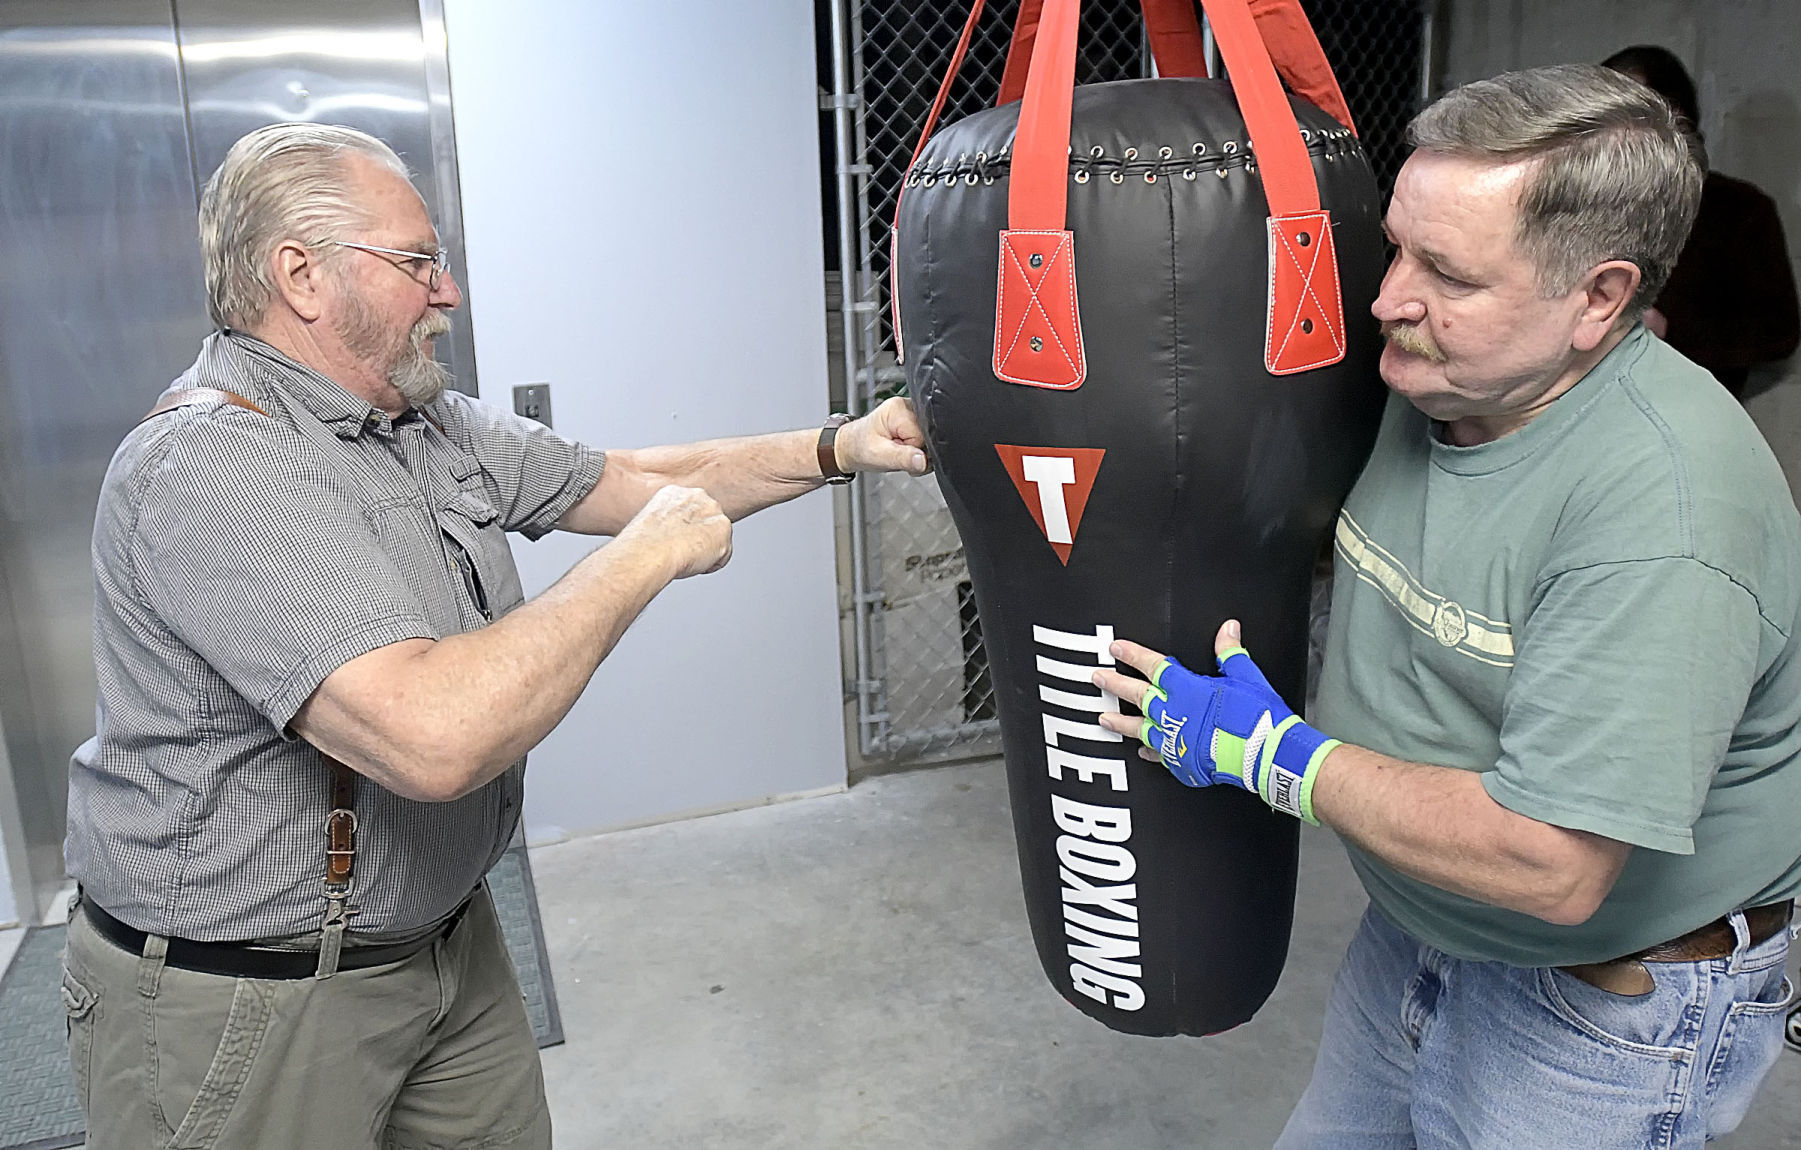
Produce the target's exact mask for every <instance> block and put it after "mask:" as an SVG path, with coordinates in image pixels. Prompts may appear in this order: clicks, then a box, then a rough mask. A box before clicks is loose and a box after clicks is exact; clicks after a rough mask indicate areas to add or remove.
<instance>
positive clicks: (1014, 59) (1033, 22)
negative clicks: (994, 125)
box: [994, 0, 1044, 108]
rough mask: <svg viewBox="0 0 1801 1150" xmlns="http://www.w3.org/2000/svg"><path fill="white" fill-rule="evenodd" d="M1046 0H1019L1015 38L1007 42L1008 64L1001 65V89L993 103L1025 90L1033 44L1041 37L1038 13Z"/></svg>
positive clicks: (1008, 101) (1016, 96)
mask: <svg viewBox="0 0 1801 1150" xmlns="http://www.w3.org/2000/svg"><path fill="white" fill-rule="evenodd" d="M1043 8H1044V0H1019V13H1018V14H1017V15H1016V16H1014V18H1013V39H1012V41H1011V42H1009V43H1008V45H1007V65H1006V67H1004V68H1002V69H1001V90H1000V93H999V94H998V95H997V96H995V98H994V106H995V107H997V108H998V107H1000V106H1001V105H1002V104H1011V103H1012V102H1013V101H1015V100H1017V99H1019V98H1020V97H1021V96H1023V95H1025V94H1026V74H1027V73H1028V72H1030V71H1031V70H1032V46H1033V45H1034V44H1035V43H1037V41H1038V17H1039V14H1040V13H1041V12H1042V10H1043Z"/></svg>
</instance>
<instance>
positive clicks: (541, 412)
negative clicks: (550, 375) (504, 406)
mask: <svg viewBox="0 0 1801 1150" xmlns="http://www.w3.org/2000/svg"><path fill="white" fill-rule="evenodd" d="M513 411H514V413H515V414H518V415H523V416H525V418H527V419H535V420H537V421H538V422H539V423H542V424H543V425H544V426H545V427H550V426H551V422H550V385H549V384H548V383H520V384H515V385H514V386H513Z"/></svg>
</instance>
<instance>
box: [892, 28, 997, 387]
mask: <svg viewBox="0 0 1801 1150" xmlns="http://www.w3.org/2000/svg"><path fill="white" fill-rule="evenodd" d="M982 3H983V0H974V3H972V4H971V5H970V6H969V18H968V19H966V20H964V21H963V34H962V35H961V36H959V37H957V48H956V51H954V52H952V53H951V62H950V67H948V68H946V69H945V70H944V80H943V81H942V82H941V83H940V84H939V85H938V95H937V97H936V98H934V99H933V100H932V110H931V111H930V112H928V113H926V122H925V127H923V128H921V129H920V132H919V142H918V143H916V144H914V145H913V155H912V157H911V158H909V159H908V160H907V166H906V167H904V168H902V169H901V186H900V190H899V191H898V192H896V193H895V195H894V220H893V222H892V223H891V224H890V225H889V228H888V318H889V320H890V321H891V323H892V325H893V327H894V359H895V362H897V363H905V362H906V358H907V349H906V345H905V344H904V343H903V342H902V340H901V315H900V281H899V278H898V277H899V272H898V271H897V270H896V268H897V267H898V265H899V261H898V260H896V259H895V258H894V257H895V251H894V244H895V237H896V236H897V235H899V234H900V209H901V198H902V197H904V196H905V195H906V194H907V178H906V177H907V173H908V172H911V171H912V170H913V165H914V164H917V163H918V162H919V153H921V152H923V151H925V150H926V141H927V140H929V139H931V138H932V130H933V129H935V128H936V127H937V126H938V117H939V116H941V115H943V114H944V105H945V103H946V102H947V101H949V99H950V94H951V85H952V84H953V83H955V82H956V79H957V72H958V71H959V70H960V69H961V68H962V67H963V57H964V56H965V55H967V54H968V52H969V41H970V40H971V39H972V38H973V37H974V36H975V32H976V24H977V23H978V22H980V21H981V19H982Z"/></svg>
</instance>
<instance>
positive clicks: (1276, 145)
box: [1201, 0, 1345, 375]
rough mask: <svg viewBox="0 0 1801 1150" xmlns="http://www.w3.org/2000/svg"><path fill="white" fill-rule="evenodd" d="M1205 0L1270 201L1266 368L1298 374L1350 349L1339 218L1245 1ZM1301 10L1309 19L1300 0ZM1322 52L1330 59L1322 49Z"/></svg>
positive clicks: (1297, 14) (1290, 45) (1316, 47)
mask: <svg viewBox="0 0 1801 1150" xmlns="http://www.w3.org/2000/svg"><path fill="white" fill-rule="evenodd" d="M1201 2H1202V7H1204V8H1205V9H1206V11H1207V19H1208V22H1209V23H1210V24H1211V25H1212V26H1213V36H1214V41H1215V42H1216V43H1217V44H1218V45H1219V51H1220V56H1221V57H1223V58H1224V60H1225V62H1226V69H1227V71H1229V72H1230V73H1231V75H1232V93H1233V95H1234V97H1235V98H1236V99H1237V100H1238V108H1239V111H1240V112H1241V113H1243V115H1244V122H1245V127H1246V129H1247V130H1248V131H1249V134H1250V137H1251V151H1252V155H1253V156H1254V158H1255V160H1256V165H1257V171H1258V174H1259V175H1261V176H1262V177H1263V194H1264V198H1265V199H1266V200H1268V202H1269V217H1270V218H1269V221H1268V223H1267V225H1266V226H1267V228H1268V239H1269V246H1268V252H1269V256H1268V258H1269V296H1268V300H1267V306H1266V311H1265V325H1264V337H1263V366H1264V369H1265V370H1267V371H1268V372H1269V373H1270V374H1271V375H1292V374H1294V373H1296V372H1302V371H1311V370H1312V369H1314V368H1318V367H1325V366H1327V365H1328V364H1334V363H1337V362H1338V361H1339V360H1341V359H1343V358H1344V356H1345V334H1344V333H1345V325H1344V300H1343V297H1342V293H1341V292H1340V287H1339V278H1338V253H1337V249H1336V247H1335V245H1334V243H1333V237H1332V217H1331V213H1329V212H1324V211H1321V210H1320V203H1319V184H1318V182H1317V181H1316V180H1315V179H1314V174H1313V160H1312V158H1311V157H1309V156H1308V154H1307V144H1306V142H1305V141H1303V140H1302V139H1301V131H1300V126H1299V125H1298V124H1296V123H1295V118H1294V109H1292V108H1291V107H1289V104H1288V94H1287V93H1286V92H1284V91H1283V90H1282V82H1281V81H1280V80H1279V79H1278V78H1277V76H1276V68H1275V64H1274V62H1273V61H1272V60H1271V58H1270V55H1271V54H1270V51H1269V48H1268V46H1267V45H1266V43H1265V41H1264V39H1263V37H1262V35H1261V25H1259V24H1258V23H1257V21H1256V20H1255V19H1254V18H1253V17H1252V15H1251V8H1250V4H1249V3H1248V2H1247V0H1201ZM1294 18H1295V19H1298V20H1300V21H1301V23H1302V24H1303V25H1305V23H1306V17H1305V16H1304V15H1302V14H1301V13H1300V10H1299V8H1298V7H1296V8H1295V9H1294ZM1307 40H1308V42H1309V43H1311V45H1312V50H1313V51H1314V52H1316V53H1317V52H1318V51H1319V41H1318V40H1316V39H1313V36H1312V32H1311V30H1309V31H1308V34H1307ZM1284 47H1285V50H1293V49H1294V48H1295V42H1294V41H1293V40H1292V39H1291V40H1289V41H1286V42H1285V44H1284ZM1319 60H1320V66H1321V67H1325V63H1324V61H1325V57H1324V55H1323V53H1322V54H1320V56H1319ZM1326 70H1327V74H1328V75H1329V74H1330V69H1329V68H1327V69H1326ZM1334 87H1336V85H1334Z"/></svg>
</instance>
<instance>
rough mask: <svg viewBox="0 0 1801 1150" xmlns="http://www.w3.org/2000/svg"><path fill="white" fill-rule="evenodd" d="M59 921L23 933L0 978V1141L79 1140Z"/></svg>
mask: <svg viewBox="0 0 1801 1150" xmlns="http://www.w3.org/2000/svg"><path fill="white" fill-rule="evenodd" d="M64 931H65V928H63V927H60V926H46V927H38V928H36V929H34V930H31V931H29V932H27V933H26V935H25V941H24V942H22V943H20V944H19V952H18V953H17V954H16V955H14V956H13V961H12V965H11V966H9V967H8V968H7V970H6V976H5V978H0V1147H4V1148H5V1150H15V1148H20V1147H30V1148H31V1150H49V1148H50V1147H54V1146H76V1145H79V1144H80V1143H81V1141H82V1130H83V1124H82V1116H81V1107H80V1106H78V1105H77V1104H76V1102H75V1089H74V1087H73V1086H72V1085H70V1082H69V1048H68V1045H67V1042H66V1039H65V1037H64V1034H63V1020H64V1018H65V1017H67V1015H66V1014H65V1012H64V1010H63V1000H62V953H63V934H64Z"/></svg>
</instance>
